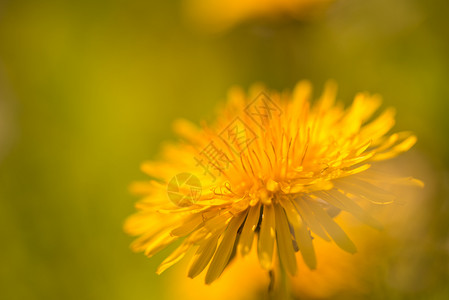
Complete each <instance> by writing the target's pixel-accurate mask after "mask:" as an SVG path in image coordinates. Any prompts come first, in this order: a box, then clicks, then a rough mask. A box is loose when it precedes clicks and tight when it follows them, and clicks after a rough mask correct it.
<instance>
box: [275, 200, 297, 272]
mask: <svg viewBox="0 0 449 300" xmlns="http://www.w3.org/2000/svg"><path fill="white" fill-rule="evenodd" d="M274 211H275V216H276V217H275V223H276V240H277V244H278V249H279V256H280V260H281V263H282V265H283V266H284V268H285V269H287V270H288V272H289V273H290V274H291V275H295V274H296V268H297V265H296V257H295V251H294V249H293V241H292V235H291V233H290V228H289V224H288V221H287V217H286V216H285V213H284V210H283V209H282V207H281V206H280V205H275V206H274Z"/></svg>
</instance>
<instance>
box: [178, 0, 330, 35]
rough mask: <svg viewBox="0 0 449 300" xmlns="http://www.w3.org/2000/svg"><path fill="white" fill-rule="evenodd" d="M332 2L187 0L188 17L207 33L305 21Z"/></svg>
mask: <svg viewBox="0 0 449 300" xmlns="http://www.w3.org/2000/svg"><path fill="white" fill-rule="evenodd" d="M332 2H333V0H218V1H213V2H212V1H209V0H186V4H185V8H186V13H187V16H188V17H189V18H190V19H191V21H192V22H193V23H196V24H197V25H200V27H202V28H204V29H206V30H215V31H221V30H226V29H228V28H230V27H233V26H235V25H236V24H238V23H240V22H243V21H245V20H249V19H256V18H278V17H285V16H287V17H290V18H295V19H305V18H308V17H310V16H313V15H316V14H317V13H319V12H320V11H321V10H323V8H325V7H326V6H328V5H329V4H330V3H332Z"/></svg>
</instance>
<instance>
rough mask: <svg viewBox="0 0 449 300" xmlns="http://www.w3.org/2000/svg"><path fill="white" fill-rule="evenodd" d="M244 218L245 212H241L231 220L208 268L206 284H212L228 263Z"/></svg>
mask: <svg viewBox="0 0 449 300" xmlns="http://www.w3.org/2000/svg"><path fill="white" fill-rule="evenodd" d="M244 218H245V214H244V213H241V214H239V215H238V216H235V217H234V218H233V219H232V220H231V222H229V225H228V228H226V230H225V232H224V235H223V239H222V240H221V243H220V246H218V249H217V252H215V255H214V258H213V259H212V261H211V263H210V266H209V269H208V270H207V273H206V280H205V282H206V284H210V283H212V282H213V281H214V280H215V279H217V278H218V277H219V276H220V275H221V273H222V272H223V270H224V269H225V267H226V266H227V265H228V263H229V259H230V257H231V253H232V250H233V249H234V245H235V241H236V237H237V231H238V229H239V228H240V225H242V222H243V219H244Z"/></svg>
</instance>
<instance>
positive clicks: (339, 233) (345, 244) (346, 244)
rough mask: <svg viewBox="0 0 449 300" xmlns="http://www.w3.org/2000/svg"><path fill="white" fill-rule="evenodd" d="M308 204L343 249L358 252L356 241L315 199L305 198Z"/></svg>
mask: <svg viewBox="0 0 449 300" xmlns="http://www.w3.org/2000/svg"><path fill="white" fill-rule="evenodd" d="M304 202H305V203H306V205H308V206H309V207H310V209H311V210H312V211H313V212H314V213H315V215H316V216H317V218H318V220H319V221H320V223H321V224H322V225H323V227H324V228H325V229H326V231H327V232H328V233H329V235H330V236H331V237H332V239H333V240H334V241H335V243H336V244H337V245H338V246H339V247H340V248H341V249H343V250H345V251H347V252H349V253H355V252H357V249H356V247H355V245H354V243H353V242H352V241H351V240H350V239H349V237H348V236H347V235H346V233H345V232H344V231H343V230H342V229H341V228H340V226H338V224H337V223H336V222H335V221H334V220H333V219H332V218H331V217H330V216H329V215H328V214H327V212H326V211H325V210H324V209H323V208H321V207H320V205H319V204H318V203H316V201H314V200H313V199H305V201H304Z"/></svg>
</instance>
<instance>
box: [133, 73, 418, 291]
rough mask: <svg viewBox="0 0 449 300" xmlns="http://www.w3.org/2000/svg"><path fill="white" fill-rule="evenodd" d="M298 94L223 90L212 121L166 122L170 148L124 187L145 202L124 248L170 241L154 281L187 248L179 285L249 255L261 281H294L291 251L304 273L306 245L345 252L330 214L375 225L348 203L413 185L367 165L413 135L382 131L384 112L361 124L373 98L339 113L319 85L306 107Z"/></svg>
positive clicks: (387, 119)
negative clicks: (142, 177)
mask: <svg viewBox="0 0 449 300" xmlns="http://www.w3.org/2000/svg"><path fill="white" fill-rule="evenodd" d="M310 96H311V85H310V84H309V83H308V82H300V83H298V84H297V86H296V87H295V89H294V90H293V92H292V93H287V92H285V93H276V92H264V89H263V88H262V87H260V86H254V87H253V88H252V89H251V90H250V93H249V95H248V96H247V95H245V94H244V93H243V92H242V91H241V90H239V89H232V90H231V91H230V93H229V99H228V102H227V103H226V104H225V106H224V107H223V108H222V109H220V110H219V113H218V117H217V120H216V121H215V122H214V123H213V124H202V126H201V127H197V126H195V125H194V124H191V123H189V122H187V121H178V122H176V123H175V126H174V127H175V131H176V132H177V133H178V134H179V135H180V137H181V138H182V140H181V141H180V142H178V143H171V144H167V145H165V147H164V148H163V151H162V156H161V158H160V159H159V160H158V161H153V162H147V163H144V164H143V165H142V170H143V171H144V172H146V173H147V174H149V175H150V176H151V177H153V178H152V179H151V180H149V181H147V182H141V183H136V184H135V185H134V186H133V190H134V192H136V193H140V194H142V195H144V196H145V197H144V198H143V199H142V200H141V201H140V202H138V203H137V205H136V207H137V209H138V210H139V212H138V213H136V214H135V215H133V216H131V217H130V218H129V219H128V220H127V222H126V224H125V230H126V231H127V232H128V233H129V234H131V235H138V236H139V237H138V238H137V239H136V240H135V241H134V242H133V243H132V246H131V247H132V249H133V250H134V251H143V252H144V253H145V254H146V255H147V256H149V257H151V256H153V255H154V254H155V253H157V252H158V251H160V250H162V249H163V248H165V247H166V246H168V245H170V244H172V243H174V242H175V241H176V240H181V242H180V244H179V245H178V247H177V248H176V249H175V250H174V251H173V253H172V254H170V255H169V256H168V257H167V258H166V259H165V260H164V261H163V262H162V264H161V265H160V266H159V268H158V270H157V273H161V272H163V271H164V270H166V269H167V268H168V267H170V266H172V265H173V264H175V263H176V262H178V261H179V260H180V259H182V258H183V257H184V256H185V255H186V253H187V252H188V251H189V250H191V251H193V252H194V254H193V258H192V260H191V264H190V267H189V270H188V276H189V277H192V278H193V277H196V276H198V275H199V274H200V273H202V272H203V271H204V270H205V269H207V270H206V271H205V273H206V274H205V282H206V283H207V284H210V283H211V282H213V281H214V280H216V279H217V278H219V277H220V275H221V274H222V272H223V271H224V270H225V268H226V267H227V266H228V265H229V263H230V262H231V261H232V260H233V259H234V258H235V257H237V255H236V254H238V256H246V255H248V254H249V253H250V251H251V249H254V250H257V255H258V260H259V263H260V266H261V267H262V268H263V269H265V270H267V271H269V272H273V270H274V269H275V268H276V265H279V266H280V267H281V268H282V270H285V271H286V272H288V273H289V274H290V275H294V274H296V272H297V261H296V255H295V252H300V253H301V256H302V259H303V261H304V263H305V264H306V265H307V266H308V267H309V268H310V269H314V268H316V265H317V260H319V257H318V258H317V257H316V255H315V250H314V241H313V240H314V239H315V238H320V239H323V240H325V241H333V242H335V244H336V245H338V247H340V248H341V249H343V250H345V251H346V252H349V253H355V252H356V246H355V244H354V243H353V242H352V241H351V239H350V238H349V237H348V235H347V234H346V233H345V231H344V230H343V229H342V228H341V227H340V226H339V225H338V224H337V222H336V221H335V220H334V217H335V216H336V215H338V213H339V212H340V211H347V212H349V213H350V214H352V215H354V216H355V217H357V218H359V219H360V220H362V221H364V222H365V223H367V224H368V225H371V226H372V227H376V228H379V227H380V224H379V223H378V222H377V221H376V220H375V219H373V218H372V217H371V216H370V215H369V214H368V213H366V212H365V210H364V209H363V208H362V206H361V205H360V202H363V201H370V202H373V203H379V204H388V203H391V202H393V201H395V196H394V195H393V194H390V193H389V192H388V191H387V190H385V189H384V188H383V186H384V185H385V183H388V184H389V185H396V184H398V185H422V183H421V182H420V181H418V180H416V179H414V178H411V177H408V178H396V177H393V176H391V175H389V174H385V173H381V172H379V171H376V170H374V168H371V166H372V165H374V164H376V162H377V161H381V160H387V159H390V158H393V157H395V156H396V155H398V154H400V153H402V152H404V151H407V150H409V149H410V148H411V147H412V146H413V144H415V142H416V137H415V136H414V135H413V134H411V133H409V132H401V133H394V134H387V133H388V132H389V131H390V129H391V128H392V127H393V125H394V110H393V109H387V110H385V111H384V112H383V113H381V114H379V115H377V116H376V117H372V116H373V114H374V113H375V112H376V110H377V109H378V107H379V106H380V104H381V99H380V97H379V96H377V95H369V94H365V93H361V94H358V95H356V97H355V99H354V102H353V103H352V105H351V106H350V107H349V108H347V109H345V108H344V107H343V105H342V104H341V103H338V102H336V100H335V96H336V85H335V84H334V83H333V82H329V83H328V84H327V85H326V87H325V90H324V92H323V94H322V96H321V97H320V98H319V99H318V100H317V101H315V102H314V104H311V102H310ZM277 258H279V260H278V259H277ZM278 262H279V263H278Z"/></svg>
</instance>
